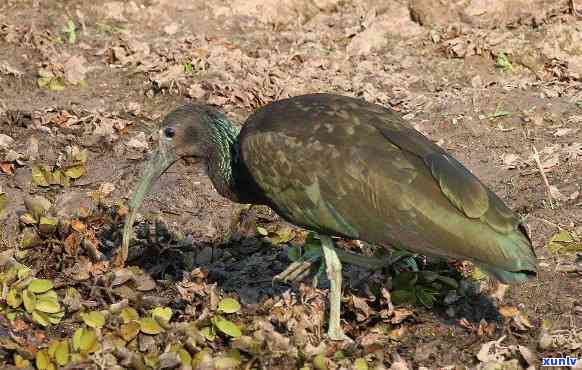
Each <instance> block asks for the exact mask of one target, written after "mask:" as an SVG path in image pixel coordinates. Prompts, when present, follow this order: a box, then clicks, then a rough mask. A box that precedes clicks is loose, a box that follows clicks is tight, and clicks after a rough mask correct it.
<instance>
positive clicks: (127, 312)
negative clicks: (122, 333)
mask: <svg viewBox="0 0 582 370" xmlns="http://www.w3.org/2000/svg"><path fill="white" fill-rule="evenodd" d="M121 319H122V320H123V322H124V323H126V324H127V323H129V322H130V321H134V320H139V314H138V313H137V311H136V310H135V308H133V307H126V308H124V309H123V310H122V311H121Z"/></svg>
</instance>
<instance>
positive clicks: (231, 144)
mask: <svg viewBox="0 0 582 370" xmlns="http://www.w3.org/2000/svg"><path fill="white" fill-rule="evenodd" d="M159 136H160V137H159V148H158V149H157V151H156V152H155V153H154V155H153V157H152V159H151V160H150V162H149V165H148V166H147V168H146V170H145V174H144V177H143V179H142V181H141V183H140V184H139V186H138V188H137V190H136V192H135V194H134V196H133V198H132V199H131V201H130V204H129V205H130V213H129V215H128V218H127V220H126V225H125V229H124V238H123V246H122V248H121V251H120V252H119V254H118V258H117V262H118V263H124V262H125V259H126V258H127V252H128V244H129V234H130V230H131V227H132V224H133V221H134V218H135V213H136V210H137V208H138V207H139V205H140V204H141V201H142V200H143V198H144V196H145V194H146V192H148V191H149V190H150V188H151V185H152V184H153V182H154V181H155V180H156V179H157V178H158V177H159V176H161V174H162V173H163V172H164V171H165V170H166V169H167V168H168V167H169V166H171V165H172V163H174V162H175V161H176V160H178V159H180V158H184V157H195V158H199V159H201V160H202V161H203V162H204V163H205V166H206V168H207V171H208V175H209V176H210V179H211V180H212V183H213V184H214V187H215V188H216V190H217V191H218V192H219V193H220V194H221V195H223V196H224V197H226V198H229V199H231V200H232V201H234V202H238V203H251V204H262V205H267V206H269V207H271V208H272V209H273V210H274V211H275V212H277V213H278V214H279V215H280V216H281V217H283V218H284V219H285V220H287V221H289V222H291V223H293V224H295V225H297V226H301V227H304V228H306V229H309V230H313V231H315V232H317V233H318V234H319V236H320V240H321V242H322V249H323V256H324V260H325V264H326V269H327V274H328V277H329V280H330V283H331V289H330V291H331V292H330V321H329V328H328V335H329V337H330V338H331V339H344V338H345V335H344V333H343V331H342V328H341V326H340V298H341V263H340V258H338V254H337V252H336V251H335V250H334V246H333V242H332V239H331V237H332V236H337V237H342V238H347V239H356V240H363V241H366V242H369V243H371V244H374V245H379V246H385V247H388V246H392V247H397V248H401V249H405V250H408V251H411V252H416V253H421V254H425V255H431V256H440V257H447V258H456V259H461V260H471V261H473V262H474V263H476V264H477V265H478V266H480V267H481V268H482V269H483V270H485V271H487V272H489V273H490V274H492V275H494V276H495V277H496V278H497V279H499V280H500V281H501V282H503V283H513V282H519V281H523V280H526V279H527V278H528V277H531V276H535V275H536V256H535V253H534V251H533V248H532V244H531V241H530V239H529V237H528V235H527V233H526V232H525V230H524V226H523V224H522V222H521V219H520V218H519V217H518V216H517V215H516V214H515V213H513V212H512V211H511V210H510V209H509V208H508V207H507V206H506V205H505V204H504V203H503V202H502V201H501V200H500V199H499V198H498V197H497V196H496V195H495V194H494V193H493V192H492V191H490V190H489V189H488V188H487V187H486V186H485V185H484V184H483V183H482V182H481V181H479V180H478V179H477V177H475V176H474V175H473V174H472V173H471V172H469V170H467V169H466V168H465V167H464V166H463V165H462V164H461V163H459V162H458V161H457V160H456V159H455V158H453V157H452V156H451V155H450V154H448V153H447V152H446V151H445V150H444V149H442V148H441V147H439V146H438V145H435V144H434V143H432V142H431V141H430V140H429V139H427V138H426V137H425V136H423V135H422V134H421V133H419V132H418V131H416V130H415V129H413V128H412V127H411V126H409V124H408V123H407V122H406V121H404V120H403V119H402V118H401V116H400V115H399V114H398V113H395V112H393V111H391V110H389V109H386V108H384V107H382V106H379V105H376V104H371V103H367V102H365V101H362V100H359V99H355V98H350V97H345V96H339V95H331V94H311V95H303V96H297V97H294V98H290V99H285V100H280V101H276V102H273V103H270V104H268V105H266V106H264V107H262V108H260V109H258V110H257V111H256V112H255V113H254V114H252V115H251V116H250V117H249V118H248V120H247V121H246V123H245V124H244V126H243V128H242V130H240V132H239V130H238V129H237V128H235V126H234V125H233V124H232V123H231V122H229V120H228V119H227V118H226V117H225V116H224V115H223V114H222V113H220V112H219V111H217V110H216V109H214V108H212V107H209V106H205V105H198V104H189V105H185V106H183V107H181V108H178V109H176V110H175V111H173V112H171V113H170V114H169V115H168V116H166V118H165V119H164V122H163V127H162V128H161V129H160V132H159ZM340 256H343V257H344V258H342V259H344V262H348V263H349V262H353V263H359V264H364V265H365V264H366V261H369V263H370V264H372V263H373V261H372V260H366V259H365V258H364V259H362V258H363V257H361V258H359V259H358V258H354V259H352V258H345V257H346V256H348V257H349V255H346V254H345V252H344V253H341V255H340Z"/></svg>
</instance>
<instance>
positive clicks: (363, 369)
mask: <svg viewBox="0 0 582 370" xmlns="http://www.w3.org/2000/svg"><path fill="white" fill-rule="evenodd" d="M354 370H368V362H367V361H366V359H363V358H357V359H356V361H355V362H354Z"/></svg>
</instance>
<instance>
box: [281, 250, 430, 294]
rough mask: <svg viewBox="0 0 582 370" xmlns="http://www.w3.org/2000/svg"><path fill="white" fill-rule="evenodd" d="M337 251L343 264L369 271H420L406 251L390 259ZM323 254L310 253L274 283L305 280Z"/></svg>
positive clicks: (316, 278)
mask: <svg viewBox="0 0 582 370" xmlns="http://www.w3.org/2000/svg"><path fill="white" fill-rule="evenodd" d="M335 251H336V253H337V256H338V257H339V259H340V261H341V262H342V263H345V264H348V265H355V266H359V267H362V268H366V269H368V270H381V269H383V268H385V267H388V266H394V265H401V264H402V265H404V266H405V267H409V268H410V270H412V271H418V270H419V269H418V266H417V265H416V261H415V260H414V257H413V255H411V254H409V253H408V252H404V251H395V252H394V253H393V254H392V255H391V256H390V257H389V258H377V257H368V256H362V255H360V254H356V253H352V252H348V251H345V250H343V249H336V250H335ZM322 254H323V251H322V249H321V248H318V249H315V250H310V251H308V252H307V253H305V254H304V255H303V256H301V257H300V258H299V259H298V260H297V261H295V262H293V263H292V264H290V265H289V267H287V268H286V269H285V271H283V272H281V273H280V274H278V275H276V276H275V277H274V278H273V281H282V282H299V281H301V280H303V279H304V278H306V277H307V276H308V275H309V273H310V272H311V271H312V269H313V265H314V264H315V263H317V262H318V261H319V260H320V259H321V256H322ZM322 267H323V266H321V265H320V268H319V271H318V272H317V275H316V277H315V279H314V286H317V282H318V280H319V276H320V275H321V274H322V273H323V269H322Z"/></svg>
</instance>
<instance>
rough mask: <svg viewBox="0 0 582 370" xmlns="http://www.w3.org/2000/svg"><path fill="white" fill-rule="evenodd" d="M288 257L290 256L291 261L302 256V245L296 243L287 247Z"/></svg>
mask: <svg viewBox="0 0 582 370" xmlns="http://www.w3.org/2000/svg"><path fill="white" fill-rule="evenodd" d="M287 258H289V260H290V261H291V262H295V261H297V260H298V259H299V258H301V247H299V246H296V245H293V246H291V247H289V248H288V249H287Z"/></svg>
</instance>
